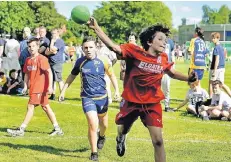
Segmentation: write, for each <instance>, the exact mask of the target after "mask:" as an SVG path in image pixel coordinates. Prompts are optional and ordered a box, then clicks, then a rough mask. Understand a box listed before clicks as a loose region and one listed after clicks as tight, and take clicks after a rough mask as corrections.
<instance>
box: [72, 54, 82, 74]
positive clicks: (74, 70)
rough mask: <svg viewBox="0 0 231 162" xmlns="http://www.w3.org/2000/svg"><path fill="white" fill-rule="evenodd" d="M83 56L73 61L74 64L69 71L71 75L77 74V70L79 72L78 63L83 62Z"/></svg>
mask: <svg viewBox="0 0 231 162" xmlns="http://www.w3.org/2000/svg"><path fill="white" fill-rule="evenodd" d="M84 60H85V59H84V57H82V58H80V59H78V60H77V61H76V62H75V66H74V68H73V69H72V71H71V74H72V75H78V74H79V72H80V65H81V64H83V63H84Z"/></svg>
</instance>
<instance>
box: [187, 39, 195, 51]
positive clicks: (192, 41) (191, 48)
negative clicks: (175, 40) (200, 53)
mask: <svg viewBox="0 0 231 162" xmlns="http://www.w3.org/2000/svg"><path fill="white" fill-rule="evenodd" d="M194 41H195V39H192V40H191V41H190V45H189V48H188V51H189V52H193V51H194Z"/></svg>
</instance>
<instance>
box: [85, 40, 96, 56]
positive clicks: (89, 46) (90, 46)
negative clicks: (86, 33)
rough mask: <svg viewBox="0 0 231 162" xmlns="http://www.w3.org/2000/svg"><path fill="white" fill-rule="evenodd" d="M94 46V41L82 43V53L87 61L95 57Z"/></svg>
mask: <svg viewBox="0 0 231 162" xmlns="http://www.w3.org/2000/svg"><path fill="white" fill-rule="evenodd" d="M96 51H97V48H96V45H95V42H94V41H89V42H85V43H83V52H84V53H85V56H86V57H87V58H88V59H94V58H95V56H96Z"/></svg>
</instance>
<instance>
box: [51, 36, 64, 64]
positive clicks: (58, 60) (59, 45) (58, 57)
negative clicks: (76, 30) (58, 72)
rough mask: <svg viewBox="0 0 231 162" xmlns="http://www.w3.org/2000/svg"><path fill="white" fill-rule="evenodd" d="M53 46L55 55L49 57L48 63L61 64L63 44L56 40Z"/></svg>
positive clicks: (61, 41)
mask: <svg viewBox="0 0 231 162" xmlns="http://www.w3.org/2000/svg"><path fill="white" fill-rule="evenodd" d="M54 46H55V47H56V48H57V53H56V54H55V55H51V56H50V57H49V62H50V63H63V55H64V49H65V43H64V41H63V40H62V39H60V38H59V39H57V40H56V41H55V44H54Z"/></svg>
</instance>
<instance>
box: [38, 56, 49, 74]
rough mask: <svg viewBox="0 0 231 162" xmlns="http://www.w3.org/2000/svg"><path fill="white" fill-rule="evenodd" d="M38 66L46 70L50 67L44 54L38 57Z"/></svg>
mask: <svg viewBox="0 0 231 162" xmlns="http://www.w3.org/2000/svg"><path fill="white" fill-rule="evenodd" d="M40 68H41V69H42V70H43V71H47V70H48V69H50V64H49V62H48V59H47V58H46V57H44V56H42V57H40Z"/></svg>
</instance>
